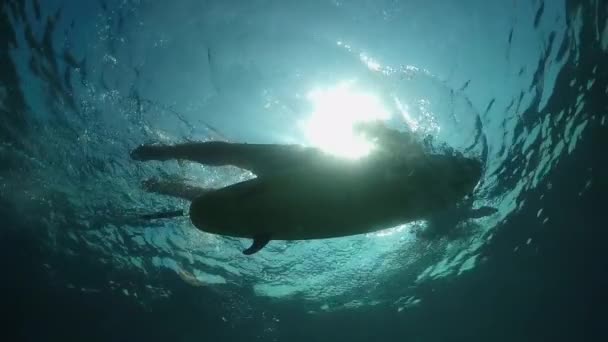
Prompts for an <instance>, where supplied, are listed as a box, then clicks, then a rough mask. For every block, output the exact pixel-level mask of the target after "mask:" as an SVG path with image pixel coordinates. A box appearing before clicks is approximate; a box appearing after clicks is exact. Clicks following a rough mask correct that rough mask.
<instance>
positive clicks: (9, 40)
mask: <svg viewBox="0 0 608 342" xmlns="http://www.w3.org/2000/svg"><path fill="white" fill-rule="evenodd" d="M0 8H1V11H0V32H1V37H2V38H1V40H0V42H1V43H2V47H1V48H0V82H1V83H0V113H1V118H2V121H1V122H0V139H1V140H0V143H1V144H0V163H1V164H0V203H1V204H2V206H1V208H0V213H2V217H3V222H4V223H3V224H2V229H1V230H0V238H2V240H3V243H2V245H3V246H4V247H3V248H2V255H1V256H2V258H1V259H2V268H3V270H4V271H3V273H4V275H5V276H6V278H5V280H4V281H3V285H2V286H3V288H2V292H3V294H4V295H5V299H6V303H8V304H6V305H3V307H4V308H5V311H6V314H7V315H9V316H8V317H10V318H9V320H8V321H7V327H9V326H10V327H12V329H7V331H10V332H13V331H14V333H15V334H17V335H16V336H17V337H16V338H14V339H7V340H27V341H30V340H31V341H38V340H48V341H55V340H57V341H59V340H83V339H85V338H86V339H88V340H99V341H123V340H143V339H146V340H166V339H174V340H179V341H195V340H216V341H241V340H256V341H299V340H306V341H311V340H312V341H343V340H344V341H346V340H348V341H373V340H385V341H405V340H412V341H465V340H466V341H469V340H493V341H513V340H523V341H532V340H548V339H560V338H563V339H577V340H588V341H595V340H601V339H600V338H599V337H596V335H595V333H596V330H594V329H595V328H597V327H598V326H599V322H601V321H605V319H603V318H605V314H604V316H602V315H601V314H600V313H599V311H597V312H596V310H599V309H600V308H601V306H602V305H601V303H605V301H602V298H603V297H605V295H602V292H603V291H600V290H599V289H602V287H603V284H605V279H604V278H605V273H606V269H608V268H607V267H606V266H608V265H606V262H605V261H604V260H605V259H606V258H605V256H604V254H603V253H601V249H600V246H599V241H601V236H602V234H603V235H605V233H604V232H603V230H600V229H598V228H597V227H602V226H605V224H603V223H602V222H601V221H600V220H599V218H597V216H599V213H598V212H597V210H598V208H601V204H602V200H601V199H597V197H599V195H601V194H602V190H599V189H602V187H605V186H606V182H605V180H604V179H603V178H602V175H604V174H605V173H603V172H602V170H604V171H605V166H604V165H606V164H605V163H604V162H605V161H606V157H605V153H604V152H603V144H602V141H604V140H603V139H605V137H606V135H605V134H604V131H605V128H606V124H607V121H608V119H607V116H608V108H607V101H606V94H608V75H607V73H608V66H607V65H606V62H605V61H606V60H608V59H607V58H606V55H607V53H608V21H607V20H608V7H607V5H606V3H604V2H603V1H600V0H595V1H593V0H589V1H557V0H556V1H523V0H513V1H480V0H466V1H441V2H438V1H437V2H430V1H417V0H414V1H388V0H386V1H369V0H353V1H339V0H314V1H290V0H284V1H271V0H251V1H211V0H209V1H194V0H179V1H175V2H171V3H167V2H164V1H152V0H131V1H128V0H121V1H118V0H116V1H92V0H91V1H80V2H76V1H59V0H48V1H36V0H31V1H30V0H28V1H26V0H23V1H21V0H4V1H3V2H2V5H1V7H0ZM345 84H347V86H344V85H345ZM340 87H346V88H348V89H349V91H347V92H345V93H340V94H341V95H340V96H342V98H341V100H342V102H341V101H338V100H335V99H334V98H332V100H331V101H329V102H330V103H329V106H330V109H331V110H325V111H321V110H319V107H320V105H319V103H320V102H319V101H317V102H315V101H316V100H318V99H319V98H321V102H322V100H323V99H325V100H327V99H328V98H330V95H332V94H335V93H336V92H335V91H334V90H335V89H343V88H340ZM351 88H352V89H351ZM353 89H354V90H353ZM351 90H352V91H351ZM338 93H339V92H338ZM315 94H317V95H315ZM319 94H320V95H319ZM362 94H363V95H362ZM332 96H333V95H332ZM361 98H365V99H369V98H374V99H375V100H374V101H371V102H373V103H376V102H379V103H381V104H382V106H384V109H383V111H385V112H386V113H389V114H390V115H391V120H390V122H391V125H393V126H394V127H397V128H403V127H408V128H409V129H411V130H414V131H415V132H416V133H417V134H419V135H420V136H430V137H432V138H433V141H434V142H435V143H436V145H437V146H448V147H449V148H452V149H455V150H457V151H460V152H463V153H465V154H469V155H472V156H475V157H478V158H481V159H482V160H483V162H484V164H485V172H484V175H483V180H482V182H481V183H480V185H479V187H478V188H477V190H476V192H475V195H474V203H473V205H474V206H475V207H482V206H490V207H493V208H496V209H497V211H496V212H495V213H493V214H491V215H489V216H484V217H477V218H475V217H466V216H463V215H458V214H457V213H451V214H449V215H447V216H446V215H444V216H441V217H435V218H434V219H435V222H438V224H439V228H437V227H435V228H436V229H438V230H436V231H433V232H432V233H433V234H426V233H428V232H429V231H428V222H414V223H411V224H407V225H402V226H398V227H395V228H392V229H389V230H384V231H380V232H376V233H370V234H366V235H358V236H351V237H345V238H336V239H328V240H315V241H297V242H285V241H272V242H271V243H270V244H269V245H268V246H267V247H266V248H265V249H264V250H263V251H261V252H260V253H258V254H256V255H254V256H251V257H248V256H244V255H242V253H241V250H242V249H243V248H246V247H247V246H248V244H249V243H250V242H249V241H246V240H244V239H235V238H227V237H221V236H215V235H211V234H206V233H203V232H200V231H198V230H196V229H194V228H193V227H192V225H191V224H190V222H189V221H188V220H187V219H185V218H183V219H175V220H158V221H150V222H148V221H143V222H142V221H141V220H138V219H136V218H137V215H139V214H141V213H148V212H154V211H157V210H165V209H174V208H182V207H186V206H187V203H186V202H184V201H181V200H175V199H171V198H168V197H163V196H158V195H153V194H149V193H146V192H145V191H143V190H142V189H141V186H140V183H141V181H142V180H144V179H146V178H150V177H180V178H185V179H187V180H188V181H190V182H192V183H196V184H201V185H204V186H208V187H221V186H224V185H228V184H232V183H235V182H238V181H242V180H245V179H249V178H251V177H252V175H251V174H249V173H246V172H242V171H240V170H238V169H235V168H230V167H223V168H213V167H206V166H201V165H197V164H192V163H183V162H179V163H178V162H164V163H159V162H151V163H135V162H133V161H132V160H131V159H130V158H129V152H130V150H131V149H133V148H134V147H136V146H137V145H139V144H141V143H143V142H164V143H177V142H180V141H191V140H224V141H240V142H264V143H298V144H303V145H312V146H318V147H323V148H329V149H332V148H333V149H334V150H340V151H342V150H344V149H345V148H350V147H351V146H352V145H353V144H355V143H356V142H354V141H350V140H348V139H349V137H347V136H343V135H341V134H343V133H344V131H342V130H341V129H342V127H343V126H341V124H344V123H345V122H349V120H351V121H352V120H354V119H353V117H352V113H354V112H356V111H357V106H355V105H353V102H355V100H360V99H361ZM376 100H377V101H376ZM326 102H328V101H326ZM369 103H370V102H365V104H366V105H367V104H369ZM370 106H371V105H370ZM359 107H365V106H362V105H361V106H359ZM365 108H367V109H368V110H367V111H366V112H364V113H363V114H361V115H367V114H368V113H369V112H372V111H374V110H376V109H375V107H374V108H372V107H369V108H368V107H365ZM349 115H351V116H349ZM315 120H316V121H315ZM600 140H601V141H600ZM344 141H347V142H348V143H346V144H344V143H343V142H344ZM345 146H346V147H345ZM349 151H350V150H349ZM600 198H601V197H600Z"/></svg>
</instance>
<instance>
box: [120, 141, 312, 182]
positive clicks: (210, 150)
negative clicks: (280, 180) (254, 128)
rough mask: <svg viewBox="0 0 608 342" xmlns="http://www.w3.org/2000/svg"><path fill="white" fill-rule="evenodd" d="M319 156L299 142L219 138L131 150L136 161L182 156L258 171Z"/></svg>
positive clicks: (274, 168) (270, 170)
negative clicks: (268, 142)
mask: <svg viewBox="0 0 608 342" xmlns="http://www.w3.org/2000/svg"><path fill="white" fill-rule="evenodd" d="M317 156H318V152H317V151H316V150H313V149H310V148H304V147H301V146H297V145H275V144H240V143H226V142H220V141H209V142H193V143H184V144H177V145H141V146H139V147H137V148H136V149H135V150H133V152H131V158H133V159H135V160H141V161H146V160H160V161H164V160H169V159H183V160H190V161H194V162H198V163H201V164H204V165H212V166H224V165H233V166H236V167H239V168H242V169H246V170H249V171H251V172H253V173H255V174H258V175H259V174H268V173H272V172H276V170H277V169H285V168H288V167H298V166H301V165H307V164H309V163H310V162H311V161H312V160H313V159H314V158H315V157H317Z"/></svg>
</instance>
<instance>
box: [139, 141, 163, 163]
mask: <svg viewBox="0 0 608 342" xmlns="http://www.w3.org/2000/svg"><path fill="white" fill-rule="evenodd" d="M166 151H167V146H165V145H149V144H144V145H139V146H138V147H137V148H135V149H134V150H133V151H131V159H133V160H138V161H147V160H161V161H162V160H167V159H169V157H168V156H167V153H166Z"/></svg>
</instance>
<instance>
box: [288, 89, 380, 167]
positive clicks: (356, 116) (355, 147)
mask: <svg viewBox="0 0 608 342" xmlns="http://www.w3.org/2000/svg"><path fill="white" fill-rule="evenodd" d="M308 99H309V100H310V101H311V103H312V107H313V111H312V113H311V114H310V116H309V117H308V118H307V119H305V120H304V121H302V122H301V123H300V124H301V127H302V129H303V131H304V135H305V137H306V139H307V140H308V143H309V144H310V145H312V146H315V147H317V148H319V149H321V150H323V151H325V152H327V153H330V154H333V155H336V156H340V157H345V158H350V159H357V158H361V157H363V156H365V155H367V154H369V153H370V151H372V149H373V148H374V144H373V142H371V141H369V140H368V139H366V138H365V137H364V136H362V135H360V134H357V133H356V132H355V130H354V126H355V125H356V124H357V123H361V122H369V121H378V120H388V119H389V118H390V114H389V112H388V110H386V108H385V107H384V105H383V103H382V102H381V101H380V100H379V98H378V97H377V96H375V95H374V94H372V93H370V92H365V91H362V90H359V89H356V88H355V82H354V81H347V82H341V83H339V84H337V85H335V86H333V87H328V88H316V89H314V90H312V91H311V92H310V93H309V94H308Z"/></svg>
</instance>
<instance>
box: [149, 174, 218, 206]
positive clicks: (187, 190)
mask: <svg viewBox="0 0 608 342" xmlns="http://www.w3.org/2000/svg"><path fill="white" fill-rule="evenodd" d="M142 187H143V188H144V190H146V191H148V192H152V193H156V194H160V195H167V196H171V197H177V198H182V199H185V200H188V201H192V200H194V199H195V198H197V197H200V196H202V195H204V194H206V193H208V192H210V191H213V189H204V188H199V187H196V186H192V185H189V184H186V183H185V182H182V181H179V180H160V179H154V178H151V179H148V180H145V181H144V182H142Z"/></svg>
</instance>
